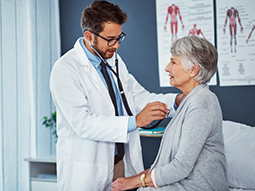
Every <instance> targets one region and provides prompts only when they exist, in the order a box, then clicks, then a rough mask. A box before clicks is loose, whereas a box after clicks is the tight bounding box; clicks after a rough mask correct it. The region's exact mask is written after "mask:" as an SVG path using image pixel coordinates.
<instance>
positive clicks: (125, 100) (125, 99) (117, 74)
mask: <svg viewBox="0 0 255 191" xmlns="http://www.w3.org/2000/svg"><path fill="white" fill-rule="evenodd" d="M89 45H90V47H91V48H92V50H93V51H94V52H95V53H96V54H97V55H98V57H99V58H100V59H101V60H102V61H103V62H104V64H105V65H106V66H107V67H108V68H109V69H110V70H111V72H112V73H113V74H114V75H115V76H116V78H117V82H118V88H119V93H120V95H121V98H122V101H123V104H124V107H125V109H126V111H127V114H128V115H129V116H133V114H132V112H131V110H130V107H129V105H128V102H127V98H126V95H125V93H124V89H123V86H122V83H121V81H120V78H119V68H118V62H119V60H118V57H117V56H118V54H117V50H116V51H115V65H116V71H117V72H115V71H114V70H113V69H112V67H111V66H110V65H109V64H108V63H107V62H106V61H105V60H104V59H103V58H102V56H101V55H100V54H99V53H98V52H97V51H96V50H95V48H94V47H93V46H92V45H91V43H90V40H89ZM169 114H170V110H169V112H168V113H167V114H166V116H169ZM162 120H163V119H160V120H158V121H157V123H155V124H154V125H149V126H146V127H140V128H142V129H154V128H156V127H157V126H158V125H159V124H160V123H161V122H162Z"/></svg>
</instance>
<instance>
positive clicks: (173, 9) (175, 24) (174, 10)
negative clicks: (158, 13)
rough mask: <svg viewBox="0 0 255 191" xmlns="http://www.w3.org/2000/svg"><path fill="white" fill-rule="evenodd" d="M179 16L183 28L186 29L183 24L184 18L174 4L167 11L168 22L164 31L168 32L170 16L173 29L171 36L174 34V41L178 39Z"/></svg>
mask: <svg viewBox="0 0 255 191" xmlns="http://www.w3.org/2000/svg"><path fill="white" fill-rule="evenodd" d="M178 15H179V19H180V21H181V23H182V28H184V25H183V22H182V16H181V13H180V9H179V7H178V6H177V5H175V4H172V5H170V6H169V7H168V9H167V15H166V22H165V26H164V29H165V31H166V25H167V21H168V17H169V16H170V28H171V34H172V41H173V40H175V39H177V32H178V20H177V16H178Z"/></svg>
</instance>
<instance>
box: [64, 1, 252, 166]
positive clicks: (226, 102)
mask: <svg viewBox="0 0 255 191" xmlns="http://www.w3.org/2000/svg"><path fill="white" fill-rule="evenodd" d="M91 2H92V0H60V2H59V6H60V27H61V44H62V45H61V47H62V54H64V53H65V52H66V51H68V50H69V49H70V48H72V46H73V44H74V43H75V41H76V39H77V38H78V37H80V36H82V35H83V34H82V31H81V29H80V17H81V12H82V11H83V9H84V8H85V7H87V6H88V5H89V4H90V3H91ZM110 2H113V3H117V4H118V5H119V7H120V8H121V9H123V10H124V11H125V12H126V13H127V14H128V21H127V23H125V24H124V25H123V31H124V32H125V33H126V34H127V38H126V39H125V41H124V42H123V43H122V44H121V47H120V49H119V50H118V53H119V54H120V55H121V56H122V58H123V60H124V61H125V62H126V65H127V67H128V69H129V71H130V73H132V74H133V75H134V76H135V77H136V79H137V80H138V81H139V82H140V83H141V84H142V85H143V86H144V87H145V88H146V89H147V90H149V91H151V92H156V93H168V92H179V91H178V90H177V89H176V88H174V87H167V88H161V87H159V77H158V57H157V56H158V54H157V33H156V7H155V6H156V5H155V0H111V1H110ZM216 37H217V34H216ZM215 39H216V38H215ZM216 46H217V45H216ZM169 56H170V55H169ZM254 65H255V63H254ZM210 89H211V90H212V91H213V92H214V93H216V95H217V96H218V98H219V101H220V104H221V107H222V111H223V118H224V120H232V121H235V122H241V123H245V124H248V125H251V126H255V101H254V100H255V86H240V87H239V86H235V87H220V86H212V87H211V88H210ZM167 123H168V120H165V121H163V124H162V125H166V124H167ZM142 141H146V142H148V140H147V139H145V138H142ZM151 141H153V139H152V140H151ZM154 141H155V147H157V146H158V144H159V142H158V139H157V140H155V139H154ZM152 146H153V144H152ZM147 154H148V153H147ZM149 161H151V159H149ZM146 163H147V164H149V162H148V161H147V162H146V161H145V166H146V167H148V165H147V164H146Z"/></svg>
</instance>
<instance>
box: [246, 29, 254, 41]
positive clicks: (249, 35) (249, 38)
mask: <svg viewBox="0 0 255 191" xmlns="http://www.w3.org/2000/svg"><path fill="white" fill-rule="evenodd" d="M254 29H255V25H253V27H252V29H251V32H250V34H249V36H248V38H247V40H246V43H248V41H249V39H250V37H251V34H252V32H253V30H254Z"/></svg>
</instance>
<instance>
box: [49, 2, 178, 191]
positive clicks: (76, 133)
mask: <svg viewBox="0 0 255 191" xmlns="http://www.w3.org/2000/svg"><path fill="white" fill-rule="evenodd" d="M126 21H127V15H126V13H124V12H123V11H122V10H121V9H120V8H119V7H118V6H117V5H113V4H111V3H109V2H107V1H94V2H93V3H92V4H91V5H90V6H89V7H87V8H86V9H85V10H84V11H83V13H82V18H81V28H82V30H83V31H84V37H83V38H79V39H78V40H77V41H76V43H75V45H74V48H73V49H71V50H70V51H68V52H67V53H66V54H65V55H63V56H62V57H61V58H60V59H59V60H58V61H57V62H56V63H55V64H54V67H53V69H52V73H51V77H50V90H51V93H52V98H53V101H54V103H55V105H56V109H57V134H58V142H57V175H58V180H57V181H58V190H59V191H60V190H61V191H70V190H75V191H83V190H84V191H85V190H86V191H87V190H91V191H96V190H98V191H102V190H106V191H108V190H111V183H112V181H113V180H115V179H116V178H118V177H123V176H126V177H127V176H132V175H135V174H138V173H140V172H141V171H143V170H144V169H143V162H142V154H141V145H140V138H139V132H138V129H137V128H139V127H143V126H147V125H149V124H150V123H151V122H152V121H153V120H159V119H163V118H164V117H165V116H166V113H167V112H168V109H170V110H174V109H171V107H173V106H174V104H175V102H176V105H178V104H179V102H180V101H181V97H182V95H178V96H177V97H176V95H173V94H168V95H162V94H160V95H157V94H153V93H149V92H148V91H146V90H145V89H144V88H143V87H142V86H141V85H140V84H139V83H138V82H137V81H136V80H135V78H134V77H133V76H132V75H131V74H130V73H129V72H128V70H127V68H126V66H125V63H124V62H123V61H122V59H121V57H120V56H119V55H117V54H116V50H117V49H118V48H119V47H120V43H121V42H122V41H123V40H124V38H125V34H124V33H123V32H122V24H124V23H125V22H126ZM115 56H116V57H117V59H118V67H117V65H116V64H115ZM100 57H101V58H100ZM102 60H104V62H107V63H108V64H109V65H110V67H111V68H112V69H113V70H114V71H115V72H116V73H118V75H119V77H120V80H121V82H122V85H123V89H124V92H125V96H126V99H127V102H128V105H129V107H130V110H131V111H132V114H133V116H128V114H127V112H126V109H125V107H124V105H123V99H122V97H121V95H120V93H119V86H118V83H117V79H116V76H115V75H114V74H113V73H112V72H111V71H110V69H109V68H107V67H106V68H105V69H106V71H107V72H108V78H109V79H110V81H111V85H109V82H108V81H109V80H108V81H107V79H106V77H105V76H104V75H105V74H103V71H101V69H102V68H103V67H105V65H104V63H102V64H101V65H100V63H101V62H102ZM110 86H112V87H110ZM110 89H113V91H114V98H115V101H114V100H113V98H112V95H110V92H111V90H110ZM114 102H115V103H114ZM116 143H119V144H116ZM117 145H121V146H119V147H118V146H117ZM123 146H124V150H123ZM120 148H122V150H121V149H120ZM122 152H124V156H123V155H122V154H121V153H122Z"/></svg>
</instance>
